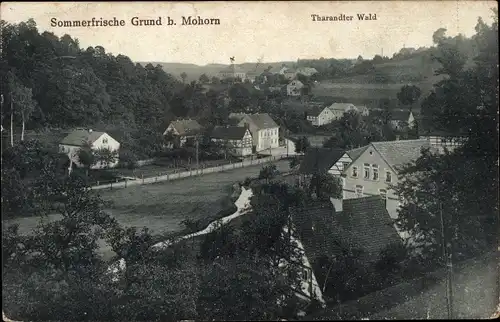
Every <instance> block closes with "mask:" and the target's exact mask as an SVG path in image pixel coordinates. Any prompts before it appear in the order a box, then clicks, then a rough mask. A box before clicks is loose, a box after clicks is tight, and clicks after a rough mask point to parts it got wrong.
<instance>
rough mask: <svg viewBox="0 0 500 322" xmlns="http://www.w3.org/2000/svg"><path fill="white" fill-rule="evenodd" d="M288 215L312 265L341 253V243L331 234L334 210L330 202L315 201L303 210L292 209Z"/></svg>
mask: <svg viewBox="0 0 500 322" xmlns="http://www.w3.org/2000/svg"><path fill="white" fill-rule="evenodd" d="M290 213H291V217H292V222H293V227H294V230H295V232H296V235H297V237H298V238H299V239H300V241H301V243H302V246H303V247H304V251H305V255H306V256H307V258H308V260H309V262H310V263H311V264H312V265H314V263H315V262H316V260H317V259H318V258H319V257H321V256H323V255H326V256H333V255H337V254H340V253H341V252H342V248H343V247H342V244H341V241H340V240H339V239H338V238H337V236H336V235H335V234H332V230H333V229H334V224H333V216H334V209H333V207H332V204H331V202H321V201H316V202H313V203H311V204H309V205H306V206H305V207H303V208H292V210H291V212H290Z"/></svg>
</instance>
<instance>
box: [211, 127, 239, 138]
mask: <svg viewBox="0 0 500 322" xmlns="http://www.w3.org/2000/svg"><path fill="white" fill-rule="evenodd" d="M246 131H247V128H245V127H243V126H216V127H215V128H214V129H213V130H212V133H211V135H210V136H211V137H212V138H214V139H224V140H242V139H243V137H244V136H245V133H246Z"/></svg>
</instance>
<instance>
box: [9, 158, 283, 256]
mask: <svg viewBox="0 0 500 322" xmlns="http://www.w3.org/2000/svg"><path fill="white" fill-rule="evenodd" d="M273 163H274V164H276V166H277V168H278V170H279V171H288V170H289V162H288V161H286V160H282V161H277V162H273ZM262 166H263V165H260V166H252V167H246V168H239V169H234V170H229V171H225V172H218V173H211V174H206V175H202V176H195V177H189V178H185V179H179V180H175V181H165V182H160V183H156V184H148V185H137V186H130V187H127V188H122V189H116V190H102V191H99V194H100V195H101V196H102V197H103V199H104V200H107V201H111V202H112V205H111V206H109V207H108V208H106V209H105V210H106V211H107V212H108V213H109V214H111V215H112V216H114V217H115V218H117V219H118V221H119V222H120V223H121V224H122V225H124V226H128V227H131V226H135V227H139V228H142V227H144V226H145V227H147V228H149V229H150V230H151V231H152V233H154V234H164V233H169V232H174V231H179V230H181V229H182V228H183V227H182V225H181V221H182V220H184V219H188V218H189V219H199V218H202V217H204V216H209V215H213V214H216V213H217V212H219V211H220V210H221V209H223V208H225V207H226V206H227V203H225V202H224V201H223V200H224V199H226V202H227V197H228V196H229V195H230V194H231V192H232V191H231V189H232V188H231V186H232V185H233V184H234V183H236V182H240V181H243V180H245V178H247V177H256V176H258V174H259V172H260V170H261V168H262ZM58 218H60V217H59V216H57V215H51V216H49V220H57V219H58ZM38 222H39V218H34V217H28V218H17V219H13V220H7V221H4V224H9V223H19V231H20V233H21V234H26V233H29V232H30V231H31V230H32V229H33V228H35V227H36V225H37V224H38ZM101 251H102V252H103V255H104V257H105V258H110V256H112V255H113V254H112V253H111V252H110V249H109V248H108V247H107V246H106V245H105V244H104V243H101Z"/></svg>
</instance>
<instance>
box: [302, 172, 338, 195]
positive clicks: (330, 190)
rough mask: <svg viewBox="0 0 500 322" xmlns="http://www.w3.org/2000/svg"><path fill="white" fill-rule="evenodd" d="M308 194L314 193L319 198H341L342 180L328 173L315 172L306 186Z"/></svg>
mask: <svg viewBox="0 0 500 322" xmlns="http://www.w3.org/2000/svg"><path fill="white" fill-rule="evenodd" d="M307 190H308V192H309V195H312V194H314V195H315V196H316V198H318V199H319V200H330V198H334V199H341V198H342V182H341V181H340V178H338V177H335V176H333V175H332V174H330V173H315V174H313V176H312V178H311V182H310V184H309V186H308V189H307Z"/></svg>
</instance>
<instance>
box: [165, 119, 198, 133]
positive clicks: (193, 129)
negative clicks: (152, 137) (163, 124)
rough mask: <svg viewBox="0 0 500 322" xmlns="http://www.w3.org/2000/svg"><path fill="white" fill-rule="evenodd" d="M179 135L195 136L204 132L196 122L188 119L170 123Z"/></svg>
mask: <svg viewBox="0 0 500 322" xmlns="http://www.w3.org/2000/svg"><path fill="white" fill-rule="evenodd" d="M170 124H171V125H172V126H173V127H174V128H175V130H176V131H177V133H179V135H181V136H184V135H195V134H199V133H201V132H202V131H203V128H202V127H201V125H200V124H199V123H198V122H197V121H196V120H191V119H186V120H177V121H172V123H170Z"/></svg>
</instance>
